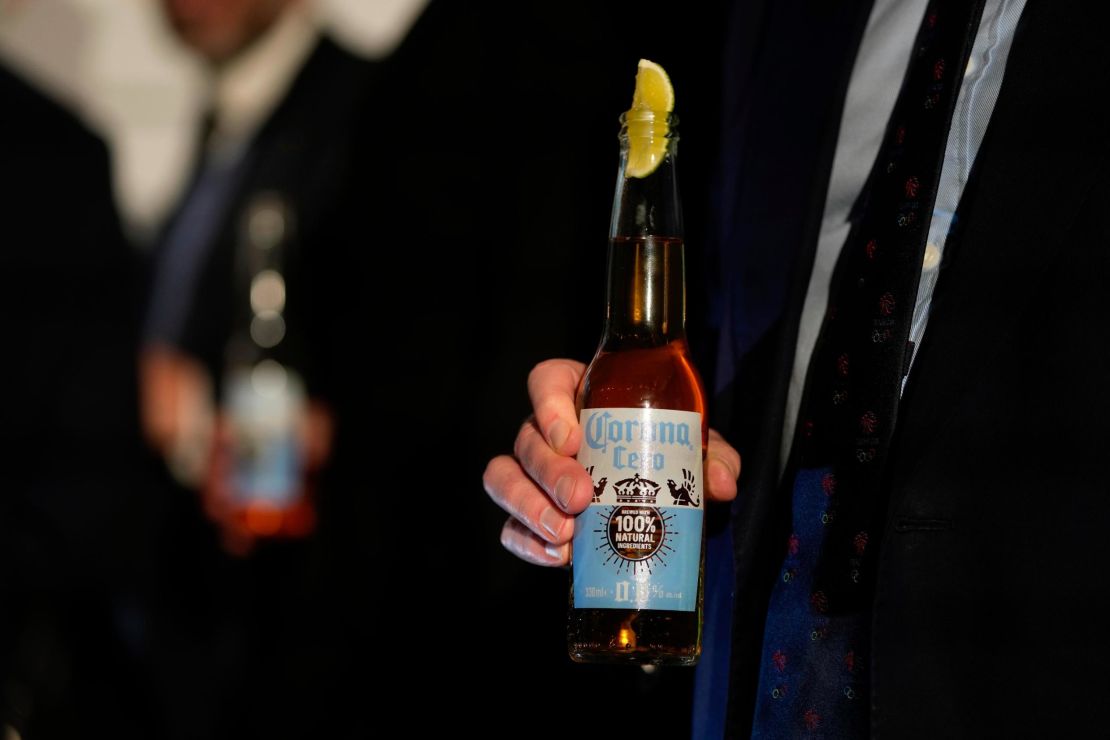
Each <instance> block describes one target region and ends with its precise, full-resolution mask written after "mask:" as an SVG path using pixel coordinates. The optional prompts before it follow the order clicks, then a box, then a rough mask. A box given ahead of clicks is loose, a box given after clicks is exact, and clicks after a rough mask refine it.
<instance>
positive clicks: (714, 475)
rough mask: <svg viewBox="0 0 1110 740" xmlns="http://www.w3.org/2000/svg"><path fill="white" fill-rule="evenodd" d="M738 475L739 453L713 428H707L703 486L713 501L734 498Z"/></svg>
mask: <svg viewBox="0 0 1110 740" xmlns="http://www.w3.org/2000/svg"><path fill="white" fill-rule="evenodd" d="M739 477H740V453H739V452H737V451H736V450H735V449H733V448H732V446H731V445H730V444H729V443H728V442H726V441H725V438H724V437H722V436H721V435H720V434H718V433H717V431H716V430H715V429H710V430H709V448H708V450H707V451H706V455H705V488H706V492H707V494H708V497H709V499H711V500H713V501H731V500H732V499H734V498H736V481H737V479H738V478H739Z"/></svg>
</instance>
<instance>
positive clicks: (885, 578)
mask: <svg viewBox="0 0 1110 740" xmlns="http://www.w3.org/2000/svg"><path fill="white" fill-rule="evenodd" d="M869 6H870V3H869V2H867V1H866V0H863V1H860V2H850V3H840V4H836V5H835V6H832V5H828V4H822V3H808V2H798V3H787V4H783V3H770V2H768V3H759V2H756V3H746V4H745V5H744V6H743V7H742V8H741V10H740V11H739V13H738V15H737V18H736V19H735V29H734V33H733V42H734V45H735V48H734V49H733V52H732V55H731V60H732V62H731V67H730V69H729V70H727V71H726V75H730V76H731V77H732V79H731V81H730V85H729V86H727V87H726V89H727V90H729V91H730V92H729V95H731V96H733V97H731V99H728V98H726V101H725V102H726V116H725V128H724V132H725V142H726V144H725V157H724V161H725V172H724V174H723V176H722V180H723V181H722V193H723V194H724V199H723V201H722V203H723V204H724V205H723V208H722V224H723V227H722V234H723V238H722V240H721V253H720V255H719V256H718V262H719V264H720V265H721V274H722V275H723V276H724V278H723V285H722V286H721V287H722V295H723V300H722V302H721V306H722V311H721V314H720V326H721V330H722V341H721V348H722V351H721V357H720V360H721V362H720V365H719V367H720V369H721V373H720V375H719V377H718V380H717V384H716V385H717V388H718V390H719V391H720V396H719V402H720V403H719V406H718V414H717V416H716V419H717V421H718V422H719V423H720V422H722V421H723V422H724V426H726V427H727V430H728V434H729V436H730V438H731V439H732V440H733V442H734V443H735V444H737V445H738V447H739V448H740V451H741V453H742V454H743V455H744V459H745V467H744V473H743V475H742V481H741V484H742V487H741V492H740V496H739V498H738V500H737V502H736V504H735V505H734V506H733V507H732V511H731V513H730V517H728V521H727V522H718V527H719V528H718V530H717V533H716V534H715V536H714V539H713V541H712V543H711V545H710V553H711V555H710V566H709V572H710V574H711V575H710V583H709V589H708V593H709V595H708V600H707V603H708V612H709V613H708V617H707V619H708V621H707V626H706V635H707V651H706V655H705V658H704V661H703V665H702V666H701V668H700V669H699V671H700V675H699V691H698V696H697V698H696V707H695V733H696V735H697V736H699V737H701V736H720V735H721V734H722V733H723V734H725V735H727V736H729V737H745V736H747V734H748V732H749V731H750V722H751V715H752V707H753V700H754V695H755V689H756V684H757V674H758V667H759V655H760V644H761V640H762V632H763V619H764V615H765V611H766V606H767V599H768V594H769V591H770V587H771V584H772V582H773V580H774V579H775V578H776V577H777V575H778V567H779V565H780V564H781V558H782V555H783V543H785V541H786V535H787V534H788V531H789V530H788V526H789V524H788V522H789V506H790V502H789V500H788V498H789V497H786V496H782V495H781V493H780V489H779V488H778V485H777V483H778V482H777V477H778V470H779V459H778V457H779V452H778V450H779V443H780V439H781V431H782V421H783V407H784V400H785V395H786V388H787V384H788V379H789V376H790V368H791V365H792V362H793V351H794V345H795V341H796V337H797V323H798V320H799V316H800V311H801V305H802V300H803V298H804V295H805V287H806V280H807V277H808V275H809V271H810V266H811V265H812V260H813V251H814V245H815V242H816V234H817V229H818V228H819V222H820V218H821V212H822V204H823V203H824V197H825V189H826V186H827V182H828V176H829V171H830V167H831V162H832V155H833V149H834V148H835V142H836V134H837V128H838V122H839V120H840V113H841V110H842V106H843V100H844V94H845V91H846V85H847V80H848V78H849V75H850V73H851V66H852V62H853V59H854V55H855V52H856V49H857V47H858V40H859V38H860V35H861V33H862V28H863V23H864V22H865V20H866V18H867V14H868V11H869ZM1106 16H1107V12H1106V11H1105V10H1103V9H1098V10H1096V9H1094V6H1086V5H1085V6H1080V5H1079V4H1073V3H1048V2H1041V1H1039V0H1029V2H1028V4H1027V6H1026V9H1025V12H1024V16H1023V18H1022V19H1021V22H1020V25H1019V27H1018V29H1017V33H1016V36H1015V40H1014V45H1013V48H1012V51H1011V54H1010V59H1009V64H1008V68H1007V71H1006V77H1005V79H1004V82H1003V86H1002V89H1001V92H1000V95H999V98H998V102H997V105H996V108H995V110H994V114H993V118H992V120H991V123H990V126H989V129H988V131H987V133H986V137H985V139H984V142H983V145H982V148H981V150H980V152H979V154H978V158H977V160H976V163H975V169H974V171H973V173H972V176H971V181H970V182H969V184H968V186H967V187H966V189H965V192H964V195H963V199H962V201H961V204H960V208H959V215H958V226H957V228H956V231H955V232H954V233H953V234H952V236H951V237H950V239H949V241H948V244H947V247H946V249H945V256H944V263H943V264H942V266H941V274H940V278H939V284H938V285H937V288H936V292H935V295H934V299H933V305H932V309H931V314H930V322H929V327H928V330H927V332H926V335H925V338H924V340H923V342H922V346H921V348H920V350H919V353H918V356H917V358H916V360H915V365H914V368H913V372H912V374H911V376H910V379H909V383H908V385H907V387H906V390H905V394H904V396H903V401H902V405H901V408H900V412H899V419H898V423H897V430H896V437H895V441H894V449H893V452H892V458H891V461H890V464H889V466H888V470H887V472H886V489H887V492H888V495H889V505H888V517H887V524H886V529H885V531H884V534H883V538H882V546H881V562H880V566H879V578H878V583H877V587H876V593H875V600H874V608H873V636H872V650H871V663H870V675H871V685H872V696H871V712H872V730H873V734H875V735H877V736H882V737H898V738H903V737H1014V736H1046V737H1047V736H1091V735H1095V734H1099V733H1100V732H1104V731H1105V729H1104V728H1105V720H1104V718H1102V716H1101V714H1102V705H1103V701H1104V697H1105V696H1106V690H1107V688H1110V674H1107V672H1106V671H1105V662H1106V658H1107V657H1108V654H1110V650H1108V648H1107V647H1106V643H1105V640H1104V637H1103V635H1104V632H1105V630H1104V622H1105V620H1104V618H1103V616H1102V614H1101V613H1100V610H1099V609H1098V607H1096V606H1095V605H1096V604H1097V603H1099V600H1100V597H1101V596H1102V595H1103V592H1104V591H1105V585H1106V577H1105V575H1104V573H1105V571H1106V567H1107V565H1110V562H1108V561H1110V557H1108V554H1107V549H1106V547H1105V545H1104V542H1103V541H1102V536H1103V535H1104V531H1105V527H1106V524H1107V523H1108V522H1110V497H1108V496H1107V495H1106V494H1107V488H1108V485H1107V483H1106V473H1105V466H1104V463H1103V460H1104V456H1105V453H1104V450H1105V449H1106V447H1107V442H1110V434H1108V433H1107V431H1106V429H1105V421H1104V420H1105V418H1107V415H1108V414H1110V390H1108V388H1107V383H1106V378H1107V372H1108V370H1110V351H1108V350H1107V344H1106V342H1105V339H1104V335H1105V330H1104V327H1105V326H1107V324H1108V322H1110V303H1108V302H1107V301H1106V299H1105V292H1104V285H1105V284H1106V281H1107V279H1108V278H1110V231H1108V229H1107V226H1106V220H1105V210H1106V204H1107V202H1108V199H1110V188H1108V185H1107V182H1106V181H1105V180H1103V179H1102V177H1101V174H1102V170H1103V168H1104V166H1105V162H1106V157H1107V155H1108V153H1110V150H1108V145H1110V138H1108V136H1107V131H1110V128H1108V127H1107V124H1108V121H1107V116H1106V114H1105V112H1104V110H1103V107H1102V105H1101V100H1100V98H1101V91H1102V90H1104V89H1106V83H1107V62H1108V59H1107V56H1106V54H1105V38H1104V36H1103V33H1102V29H1104V28H1105V27H1106V21H1107V17H1106ZM729 555H731V557H729ZM726 705H727V709H728V712H727V716H726V715H724V713H723V711H722V710H723V709H724V708H725V707H726Z"/></svg>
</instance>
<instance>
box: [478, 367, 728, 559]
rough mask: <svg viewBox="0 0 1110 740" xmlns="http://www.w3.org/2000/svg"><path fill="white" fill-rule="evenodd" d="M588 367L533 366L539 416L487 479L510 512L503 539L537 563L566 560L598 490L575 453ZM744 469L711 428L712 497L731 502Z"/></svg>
mask: <svg viewBox="0 0 1110 740" xmlns="http://www.w3.org/2000/svg"><path fill="white" fill-rule="evenodd" d="M585 370H586V366H585V365H584V364H582V363H580V362H576V361H574V360H548V361H546V362H542V363H540V364H539V365H537V366H536V367H535V369H533V370H532V372H531V374H530V375H529V376H528V393H529V396H530V397H531V400H532V410H533V415H532V416H531V417H529V418H528V420H527V421H526V422H525V423H524V425H523V426H522V427H521V429H520V432H519V433H518V434H517V437H516V444H515V446H514V450H513V455H511V456H510V455H501V456H498V457H495V458H494V459H492V460H490V462H489V465H488V466H487V467H486V471H485V474H484V476H483V478H482V480H483V483H484V485H485V488H486V492H487V493H489V495H490V497H491V498H492V499H493V500H494V502H495V503H497V505H498V506H500V507H501V508H502V509H504V510H505V511H507V512H508V513H509V514H510V517H509V518H508V520H507V521H506V522H505V526H504V527H503V528H502V530H501V544H502V545H504V546H505V548H506V549H507V550H509V551H510V552H512V553H513V554H514V555H516V556H517V557H519V558H521V559H523V560H527V561H529V562H532V563H536V564H538V565H548V566H560V565H566V564H567V561H568V558H569V554H570V553H569V550H570V547H569V543H570V540H571V538H572V537H573V535H574V525H573V520H574V517H575V515H577V514H579V513H581V512H582V511H583V510H584V509H585V508H586V506H587V505H589V503H590V501H591V498H592V496H593V481H592V479H591V478H590V476H589V474H588V473H587V472H586V470H585V469H584V468H583V467H582V466H581V465H580V464H579V463H578V461H577V460H575V455H577V454H578V448H579V446H580V445H581V443H582V428H581V425H580V424H579V423H578V415H577V413H576V412H575V408H574V396H575V391H576V389H577V388H578V383H579V381H580V380H581V378H582V373H583V372H585ZM739 475H740V455H739V453H738V452H736V450H734V449H733V448H732V447H731V446H730V445H729V444H728V443H727V442H725V440H724V438H723V437H721V435H720V434H718V433H717V432H716V431H714V430H712V429H711V430H710V431H709V448H708V453H707V455H706V460H705V481H706V497H707V499H708V500H710V501H731V500H732V499H733V498H735V497H736V480H737V478H738V477H739Z"/></svg>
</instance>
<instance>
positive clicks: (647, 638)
mask: <svg viewBox="0 0 1110 740" xmlns="http://www.w3.org/2000/svg"><path fill="white" fill-rule="evenodd" d="M568 617H569V619H568V622H569V624H568V627H569V629H568V631H567V636H568V639H567V653H568V655H569V656H570V659H571V660H573V661H574V662H575V663H610V664H612V663H618V664H620V663H623V664H626V665H627V664H631V665H660V666H692V665H696V664H697V662H698V658H700V657H701V615H700V613H698V612H678V611H660V610H647V609H645V610H622V609H575V608H573V607H572V608H571V609H570V612H569V614H568Z"/></svg>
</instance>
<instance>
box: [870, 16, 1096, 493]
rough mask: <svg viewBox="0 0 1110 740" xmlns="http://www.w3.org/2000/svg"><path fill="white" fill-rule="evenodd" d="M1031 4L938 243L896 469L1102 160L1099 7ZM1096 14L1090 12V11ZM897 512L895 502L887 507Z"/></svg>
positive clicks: (998, 340)
mask: <svg viewBox="0 0 1110 740" xmlns="http://www.w3.org/2000/svg"><path fill="white" fill-rule="evenodd" d="M1073 6H1077V4H1073V3H1056V2H1041V1H1039V0H1029V3H1028V5H1027V6H1026V10H1025V12H1024V14H1023V17H1022V19H1021V21H1020V24H1019V27H1018V30H1017V33H1016V35H1015V38H1014V44H1013V47H1012V49H1011V52H1010V58H1009V63H1008V66H1007V69H1006V75H1005V78H1004V80H1003V84H1002V88H1001V90H1000V92H999V97H998V102H997V104H996V106H995V109H994V113H993V116H992V118H991V122H990V125H989V127H988V129H987V133H986V136H985V137H984V141H983V145H982V147H981V148H980V151H979V154H978V156H977V158H976V162H975V165H974V169H973V172H972V174H971V179H970V182H969V183H968V186H967V187H966V188H965V191H964V196H963V199H962V200H961V203H960V208H959V212H958V214H957V219H958V222H957V226H956V228H955V230H954V231H953V233H952V234H951V236H950V238H949V240H948V243H947V245H946V248H945V258H944V259H945V262H944V264H943V265H942V267H941V275H940V278H939V281H938V284H937V288H936V291H935V293H934V296H933V302H932V308H931V311H930V316H929V325H928V328H927V329H926V334H925V337H924V338H923V340H922V347H921V349H920V351H919V353H918V357H917V358H916V360H915V362H914V366H913V370H912V374H911V378H910V381H909V384H908V385H907V389H906V393H905V395H904V397H903V404H902V413H901V416H900V418H899V423H898V433H897V438H896V440H895V443H896V450H895V458H894V459H895V463H896V464H895V465H893V466H892V468H896V469H897V470H898V471H899V472H898V475H899V477H902V478H905V477H912V475H913V469H914V467H915V466H916V465H917V464H919V463H920V462H921V460H922V458H923V457H924V456H925V454H926V453H927V451H928V449H929V447H930V444H931V441H935V440H937V439H938V438H940V437H941V436H942V435H943V433H944V427H945V425H946V423H947V422H948V421H949V420H950V418H951V416H952V414H953V412H954V411H955V409H957V408H959V406H960V404H963V403H971V402H973V400H972V399H971V398H968V397H967V395H966V394H967V391H968V390H969V389H970V388H971V387H973V386H974V385H975V383H976V382H977V381H979V380H980V378H979V376H980V374H981V373H982V372H984V371H985V368H987V367H989V366H990V365H991V358H993V357H994V356H995V355H996V354H997V353H998V351H999V349H1000V348H1001V347H1002V346H1004V343H1007V342H1018V341H1021V326H1020V317H1021V315H1022V313H1023V312H1024V310H1025V308H1026V306H1027V305H1028V304H1029V302H1030V301H1032V300H1036V299H1037V298H1043V296H1041V295H1040V291H1039V290H1038V286H1039V285H1040V284H1041V283H1042V281H1043V280H1044V278H1045V275H1046V274H1048V273H1049V272H1050V271H1051V270H1052V269H1053V267H1054V263H1055V262H1056V260H1058V258H1059V257H1060V256H1061V255H1062V254H1064V253H1066V250H1067V249H1068V248H1069V239H1068V235H1069V232H1070V231H1071V227H1072V225H1073V224H1074V223H1075V221H1076V217H1077V215H1078V213H1079V211H1080V208H1081V207H1082V206H1083V204H1084V200H1085V196H1086V194H1087V193H1088V192H1089V190H1090V188H1091V185H1092V183H1093V182H1094V179H1095V178H1096V177H1098V176H1099V175H1100V174H1101V173H1100V167H1101V165H1102V162H1103V161H1104V159H1105V154H1106V148H1107V147H1106V145H1107V136H1106V132H1107V131H1110V120H1108V116H1107V115H1106V113H1104V112H1103V107H1104V103H1103V101H1102V92H1103V91H1105V90H1106V89H1107V84H1108V83H1110V75H1108V74H1107V70H1108V64H1107V60H1108V57H1107V55H1106V54H1105V53H1104V50H1105V38H1104V29H1105V28H1106V27H1107V20H1108V18H1107V17H1106V16H1107V15H1110V13H1108V12H1107V11H1106V10H1105V9H1098V10H1093V9H1094V8H1096V7H1099V8H1101V6H1095V5H1083V6H1082V10H1081V11H1080V10H1078V9H1077V7H1073ZM1095 15H1097V16H1098V17H1097V18H1096V17H1093V16H1095ZM893 508H896V507H893Z"/></svg>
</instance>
